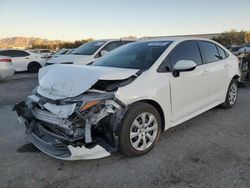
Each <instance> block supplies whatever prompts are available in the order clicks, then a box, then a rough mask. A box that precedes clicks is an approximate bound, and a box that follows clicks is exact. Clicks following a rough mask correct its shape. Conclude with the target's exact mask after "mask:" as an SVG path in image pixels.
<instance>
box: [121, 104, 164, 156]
mask: <svg viewBox="0 0 250 188" xmlns="http://www.w3.org/2000/svg"><path fill="white" fill-rule="evenodd" d="M143 113H146V114H149V115H153V116H154V122H157V125H156V124H155V126H154V127H157V133H152V134H154V135H156V136H155V137H154V141H151V142H150V144H151V145H150V144H149V147H148V148H146V149H145V150H143V151H138V150H136V149H135V148H134V147H133V146H132V144H131V141H130V131H131V127H132V124H133V122H134V121H135V120H136V119H137V118H138V116H139V115H140V114H143ZM148 117H149V116H148ZM148 121H149V120H148ZM145 122H146V121H145ZM161 124H162V122H161V117H160V114H159V112H158V111H157V110H156V109H155V108H154V107H153V106H152V105H150V104H147V103H144V102H138V103H135V104H133V105H132V106H131V107H130V108H129V110H128V111H127V113H126V114H125V116H124V118H123V120H122V125H121V130H120V150H121V152H122V153H124V154H125V155H128V156H131V157H133V156H140V155H144V154H145V153H147V152H149V151H150V150H151V149H152V148H153V147H154V146H155V144H156V142H157V141H158V140H159V136H160V132H161ZM145 125H146V124H145ZM151 126H153V124H151ZM148 128H149V129H150V128H152V127H148ZM149 129H148V130H149ZM138 130H139V129H138ZM144 131H145V132H143V133H142V134H144V135H145V136H144V137H145V138H146V140H147V141H149V137H147V136H146V135H148V134H149V132H146V131H147V128H145V129H144ZM140 132H141V130H140ZM140 134H141V133H140ZM138 139H139V137H138ZM141 139H142V138H141ZM142 142H143V141H142Z"/></svg>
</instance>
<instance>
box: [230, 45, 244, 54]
mask: <svg viewBox="0 0 250 188" xmlns="http://www.w3.org/2000/svg"><path fill="white" fill-rule="evenodd" d="M242 47H243V46H231V47H229V48H228V49H229V51H230V52H232V54H234V55H236V56H237V55H238V50H239V49H241V48H242Z"/></svg>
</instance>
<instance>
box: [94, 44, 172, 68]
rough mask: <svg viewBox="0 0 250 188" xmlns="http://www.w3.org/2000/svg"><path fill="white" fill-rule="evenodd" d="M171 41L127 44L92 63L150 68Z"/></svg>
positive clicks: (119, 66)
mask: <svg viewBox="0 0 250 188" xmlns="http://www.w3.org/2000/svg"><path fill="white" fill-rule="evenodd" d="M171 43H172V41H150V42H149V41H147V42H135V43H131V44H127V45H125V46H122V47H120V48H118V49H116V50H114V51H112V52H110V53H109V54H107V55H106V56H104V57H102V58H100V59H98V60H96V61H95V62H94V63H93V64H92V65H94V66H107V67H117V68H129V69H148V68H149V67H151V65H153V64H154V63H155V61H156V60H157V59H158V58H159V57H160V56H161V54H162V53H163V52H164V51H165V50H166V49H167V48H168V46H169V45H170V44H171Z"/></svg>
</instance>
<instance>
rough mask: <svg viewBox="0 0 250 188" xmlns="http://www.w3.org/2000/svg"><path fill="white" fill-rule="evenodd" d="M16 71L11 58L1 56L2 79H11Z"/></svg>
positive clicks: (0, 70) (0, 74)
mask: <svg viewBox="0 0 250 188" xmlns="http://www.w3.org/2000/svg"><path fill="white" fill-rule="evenodd" d="M14 72H15V69H14V66H13V64H12V62H11V58H10V57H6V56H0V79H2V78H7V77H10V76H12V75H13V74H14Z"/></svg>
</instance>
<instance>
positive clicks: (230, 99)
mask: <svg viewBox="0 0 250 188" xmlns="http://www.w3.org/2000/svg"><path fill="white" fill-rule="evenodd" d="M237 98H238V82H237V80H235V79H233V80H232V81H231V83H230V85H229V88H228V91H227V96H226V100H225V102H224V103H223V104H221V106H222V107H223V108H232V107H233V106H234V105H235V103H236V101H237Z"/></svg>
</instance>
